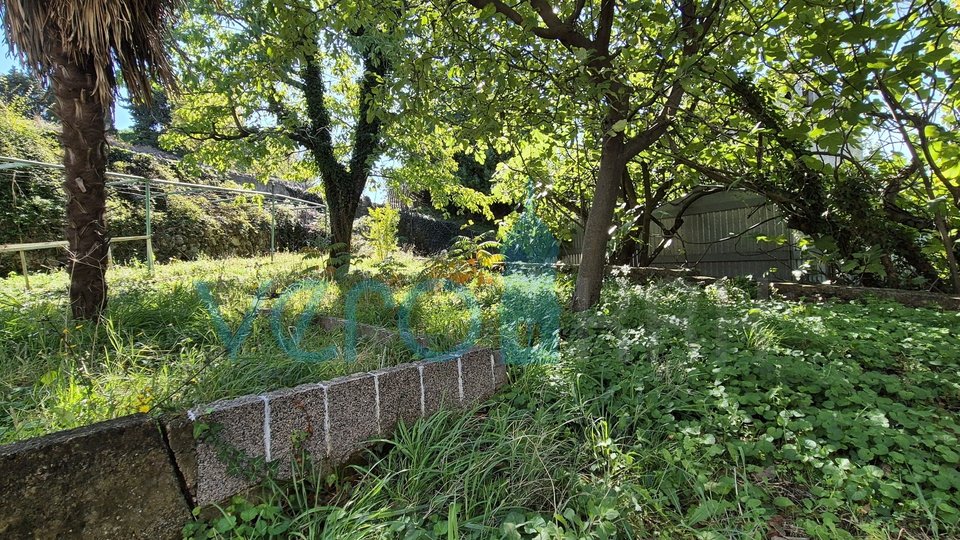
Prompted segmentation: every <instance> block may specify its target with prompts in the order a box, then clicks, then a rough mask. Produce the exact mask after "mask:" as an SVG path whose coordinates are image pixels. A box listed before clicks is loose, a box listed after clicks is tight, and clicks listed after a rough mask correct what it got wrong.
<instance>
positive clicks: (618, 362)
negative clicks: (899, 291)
mask: <svg viewBox="0 0 960 540" xmlns="http://www.w3.org/2000/svg"><path fill="white" fill-rule="evenodd" d="M957 321H958V314H956V313H946V312H936V311H930V310H924V309H913V308H905V307H903V306H900V305H897V304H889V303H883V302H874V301H868V302H865V303H862V304H843V303H837V304H825V305H803V304H796V303H790V302H764V303H759V302H757V301H753V300H750V299H749V297H748V296H747V294H746V293H744V292H743V291H741V290H739V289H737V288H735V287H732V286H730V285H727V284H719V285H717V286H711V287H707V288H706V289H700V288H695V287H691V286H687V285H683V284H680V283H674V284H659V285H650V286H646V287H640V286H636V285H632V284H630V283H628V282H626V281H621V280H616V281H613V282H611V283H609V284H608V286H607V288H606V289H605V293H604V301H603V303H602V304H601V305H600V306H599V307H598V309H597V310H596V311H592V312H589V313H586V314H582V315H578V316H575V317H573V316H568V317H565V323H564V326H565V328H564V335H565V336H566V341H565V343H564V346H563V348H562V359H561V362H560V363H558V364H555V365H533V366H529V367H526V368H524V369H522V370H520V369H517V370H514V371H512V373H511V378H512V384H511V386H509V387H507V388H506V389H505V390H504V391H503V392H502V393H501V394H500V395H499V396H497V397H495V398H494V399H492V400H491V401H490V402H488V403H486V404H484V405H482V406H481V407H479V408H478V409H477V410H476V411H470V412H467V413H466V414H439V415H436V416H433V417H431V418H429V419H426V420H422V421H420V422H418V423H417V424H415V425H413V426H401V427H400V428H399V429H398V431H397V432H396V433H395V434H393V435H392V436H391V437H390V438H389V439H388V440H386V441H384V442H383V443H382V444H383V447H382V448H380V449H378V450H377V451H375V452H371V453H370V455H369V456H368V457H369V460H370V461H369V465H360V466H353V467H349V468H347V469H346V470H343V471H338V472H337V473H336V475H335V476H333V477H332V478H331V477H322V476H319V474H317V475H313V476H310V475H307V476H305V477H304V478H300V479H297V480H296V481H294V482H293V483H292V484H275V485H270V486H268V492H267V495H266V497H265V499H264V501H271V504H273V505H275V506H276V508H277V510H278V511H281V512H285V513H286V514H285V515H286V516H287V518H288V519H289V520H291V522H292V523H293V526H292V529H291V531H293V532H292V533H291V534H302V535H304V536H311V535H312V536H314V537H324V535H333V536H336V537H338V538H341V537H343V538H383V539H386V538H423V539H434V538H437V539H439V538H448V537H449V535H450V534H454V533H453V532H452V531H456V534H458V535H459V536H458V537H459V538H467V539H471V538H475V539H486V538H520V539H534V538H549V539H566V538H607V539H610V538H653V537H661V538H698V539H721V538H724V539H725V538H744V539H754V538H756V539H761V538H770V537H776V536H781V537H784V538H789V537H797V538H816V539H820V540H834V539H837V538H912V539H917V540H919V539H921V538H936V537H939V538H953V537H955V536H956V535H957V533H958V532H960V525H958V521H960V520H958V518H960V515H958V513H957V508H958V507H960V489H958V488H960V485H958V481H960V476H958V474H957V467H956V461H957V460H958V459H960V458H958V454H957V452H956V450H955V449H956V447H957V438H958V435H960V426H958V425H957V422H956V415H955V413H954V412H953V411H955V409H956V407H957V405H958V404H960V393H958V390H957V389H958V388H960V378H958V373H960V371H958V369H957V368H958V366H960V354H958V352H957V351H958V350H960V348H958V345H960V341H958V338H957V336H956V335H955V334H954V333H953V332H952V331H951V329H952V328H953V327H955V326H956V324H957ZM331 482H332V484H331ZM315 490H318V491H320V492H323V493H326V497H328V499H324V500H325V504H323V505H316V504H313V505H309V506H306V507H304V506H299V505H297V504H292V505H288V503H287V502H286V501H287V500H288V498H291V497H292V494H294V493H300V492H306V493H312V492H314V491H315ZM281 501H282V502H281ZM259 502H262V501H257V502H256V503H254V502H245V503H243V504H245V505H248V506H252V505H255V504H258V503H259ZM223 515H224V516H234V517H236V515H237V510H227V511H225V512H224V513H223ZM220 519H221V516H218V517H215V518H213V519H211V520H209V521H207V522H205V524H204V526H205V527H213V526H215V524H216V523H218V522H219V521H218V520H220Z"/></svg>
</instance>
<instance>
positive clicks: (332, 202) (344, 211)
mask: <svg viewBox="0 0 960 540" xmlns="http://www.w3.org/2000/svg"><path fill="white" fill-rule="evenodd" d="M356 188H357V186H355V185H353V184H352V180H351V179H349V178H343V179H342V180H340V181H332V182H326V184H325V189H324V192H325V193H326V196H327V207H328V208H327V211H328V212H329V215H330V233H331V235H332V237H333V238H332V241H333V247H332V248H331V249H330V260H329V262H328V266H329V267H330V268H332V269H334V270H335V271H336V275H338V276H345V275H347V274H348V273H349V272H350V249H351V247H352V246H353V220H354V218H355V217H356V215H357V208H358V207H359V205H360V196H359V195H354V193H355V192H356ZM360 192H361V193H362V192H363V187H360Z"/></svg>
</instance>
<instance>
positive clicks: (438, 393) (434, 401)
mask: <svg viewBox="0 0 960 540" xmlns="http://www.w3.org/2000/svg"><path fill="white" fill-rule="evenodd" d="M419 366H420V370H421V371H420V374H421V376H422V380H423V403H424V416H429V415H431V414H433V413H435V412H437V411H439V410H440V409H456V408H458V407H460V370H459V369H458V364H457V360H456V359H453V360H443V361H440V362H429V361H428V362H420V364H419Z"/></svg>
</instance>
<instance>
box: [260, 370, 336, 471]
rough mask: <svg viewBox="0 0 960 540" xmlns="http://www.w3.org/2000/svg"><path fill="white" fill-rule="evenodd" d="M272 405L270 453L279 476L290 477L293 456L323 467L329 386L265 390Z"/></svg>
mask: <svg viewBox="0 0 960 540" xmlns="http://www.w3.org/2000/svg"><path fill="white" fill-rule="evenodd" d="M264 397H265V398H266V399H267V402H268V403H269V409H270V456H269V462H270V463H273V464H276V465H275V466H276V468H277V472H278V473H279V477H280V478H289V477H290V472H291V464H292V463H293V461H294V460H297V462H301V461H300V460H301V459H302V458H304V457H307V456H309V458H310V460H311V461H312V462H313V464H314V465H315V466H317V467H323V466H324V463H325V462H326V457H327V439H326V431H325V429H324V422H325V419H326V410H327V408H326V387H324V386H322V385H319V384H305V385H302V386H297V387H296V388H289V389H284V390H278V391H276V392H270V393H268V394H264Z"/></svg>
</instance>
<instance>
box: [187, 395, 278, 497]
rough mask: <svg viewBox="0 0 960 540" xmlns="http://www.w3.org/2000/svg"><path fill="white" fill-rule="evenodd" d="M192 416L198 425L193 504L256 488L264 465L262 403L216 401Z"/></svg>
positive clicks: (243, 399) (257, 400) (256, 400)
mask: <svg viewBox="0 0 960 540" xmlns="http://www.w3.org/2000/svg"><path fill="white" fill-rule="evenodd" d="M192 414H193V417H194V423H195V424H201V430H200V431H201V434H200V438H199V440H198V441H197V488H196V495H195V502H196V503H197V504H199V505H205V504H211V503H217V502H220V501H223V500H225V499H227V498H229V497H230V496H232V495H235V494H237V493H239V492H241V491H243V490H245V489H247V488H249V487H252V486H254V485H256V484H257V482H258V481H259V480H261V479H262V478H263V472H264V469H265V465H266V464H265V459H266V457H265V453H266V445H265V443H264V400H263V399H261V398H260V396H245V397H241V398H237V399H233V400H228V401H219V402H216V403H213V404H211V405H208V406H206V407H203V408H202V409H199V410H195V411H192Z"/></svg>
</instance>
